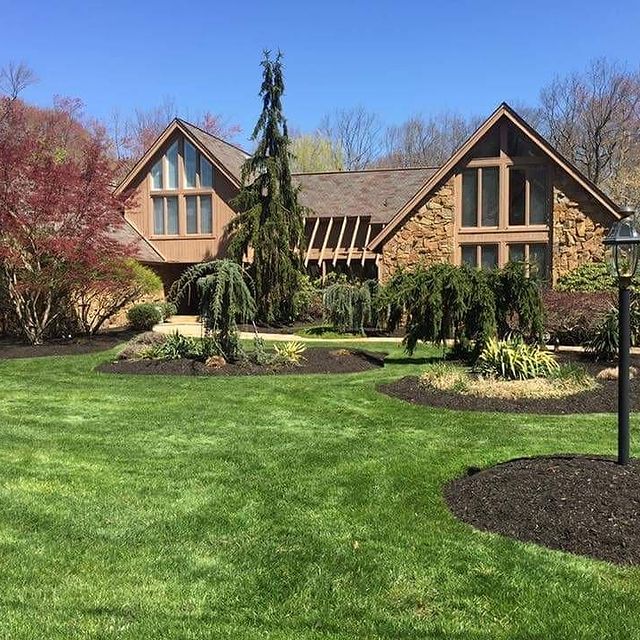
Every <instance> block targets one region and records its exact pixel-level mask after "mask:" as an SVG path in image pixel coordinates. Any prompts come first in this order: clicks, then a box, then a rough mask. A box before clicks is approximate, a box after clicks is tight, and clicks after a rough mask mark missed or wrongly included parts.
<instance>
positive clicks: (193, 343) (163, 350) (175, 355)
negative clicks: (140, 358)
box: [146, 331, 202, 360]
mask: <svg viewBox="0 0 640 640" xmlns="http://www.w3.org/2000/svg"><path fill="white" fill-rule="evenodd" d="M146 356H147V357H148V358H153V359H154V360H182V359H194V360H196V359H201V358H202V347H201V345H200V341H199V340H196V339H195V338H190V337H188V336H183V335H182V334H180V333H178V332H177V331H176V332H175V333H172V334H171V335H170V336H168V337H167V339H166V340H165V341H164V342H163V343H162V344H159V345H156V346H154V347H151V348H150V349H149V351H148V352H147V354H146Z"/></svg>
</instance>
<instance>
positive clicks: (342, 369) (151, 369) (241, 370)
mask: <svg viewBox="0 0 640 640" xmlns="http://www.w3.org/2000/svg"><path fill="white" fill-rule="evenodd" d="M384 358H385V354H384V353H379V352H378V353H376V352H369V351H363V350H360V349H336V348H335V347H334V348H326V347H318V348H315V347H314V348H310V349H307V350H306V351H305V352H304V360H302V362H301V363H300V364H299V365H279V366H260V365H257V364H253V363H251V362H246V363H234V364H225V365H223V366H221V367H218V368H210V367H207V366H206V365H205V364H204V363H202V362H199V361H197V360H188V359H181V360H145V359H142V360H119V361H117V362H105V363H103V364H101V365H99V366H98V367H97V370H98V371H100V372H102V373H126V374H143V375H145V374H159V375H191V376H255V375H297V374H302V373H356V372H358V371H367V370H369V369H376V368H379V367H383V366H384Z"/></svg>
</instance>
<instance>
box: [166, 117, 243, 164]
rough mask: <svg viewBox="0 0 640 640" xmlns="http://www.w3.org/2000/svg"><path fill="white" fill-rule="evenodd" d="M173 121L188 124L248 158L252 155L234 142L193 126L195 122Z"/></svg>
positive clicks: (176, 118)
mask: <svg viewBox="0 0 640 640" xmlns="http://www.w3.org/2000/svg"><path fill="white" fill-rule="evenodd" d="M173 121H174V122H177V123H178V124H182V125H185V124H186V125H187V126H188V127H193V128H194V129H197V130H198V131H201V132H202V133H204V134H205V135H206V136H209V137H210V138H213V139H214V140H218V141H219V142H222V143H224V144H226V145H227V146H229V147H231V148H233V149H235V150H236V151H240V152H242V153H244V154H245V155H246V156H249V155H251V154H250V153H249V152H248V151H245V150H244V149H243V148H242V147H239V146H238V145H237V144H233V142H229V141H228V140H225V139H224V138H221V137H220V136H216V135H215V134H213V133H209V131H206V130H205V129H203V128H202V127H199V126H198V125H197V124H193V122H189V121H188V120H185V119H184V118H178V117H175V118H174V119H173Z"/></svg>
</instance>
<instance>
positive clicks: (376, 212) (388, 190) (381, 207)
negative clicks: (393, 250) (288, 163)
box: [293, 167, 437, 224]
mask: <svg viewBox="0 0 640 640" xmlns="http://www.w3.org/2000/svg"><path fill="white" fill-rule="evenodd" d="M436 170H437V169H436V168H432V167H428V168H417V169H369V170H365V171H341V172H327V173H297V174H293V179H294V180H295V181H296V182H298V184H300V185H301V187H302V189H301V191H300V196H299V201H300V203H301V204H302V205H304V206H305V207H308V208H309V209H311V210H312V213H311V214H310V216H318V217H323V218H324V217H331V216H371V222H372V223H383V224H386V223H387V222H389V220H391V218H393V216H394V215H395V214H396V213H397V212H398V210H399V209H400V207H402V206H403V205H404V204H406V202H407V201H408V200H409V198H411V197H412V196H414V195H415V194H416V193H417V192H418V190H419V189H420V188H421V187H422V186H423V185H424V183H425V182H426V181H427V180H428V179H429V178H430V177H431V176H432V175H433V174H434V173H435V172H436Z"/></svg>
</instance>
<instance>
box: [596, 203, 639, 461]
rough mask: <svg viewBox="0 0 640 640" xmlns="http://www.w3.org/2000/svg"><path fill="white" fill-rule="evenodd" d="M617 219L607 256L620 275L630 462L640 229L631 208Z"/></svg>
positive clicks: (621, 412) (623, 402) (621, 396)
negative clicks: (632, 314) (633, 286)
mask: <svg viewBox="0 0 640 640" xmlns="http://www.w3.org/2000/svg"><path fill="white" fill-rule="evenodd" d="M621 213H625V214H627V217H626V218H623V219H622V220H620V221H619V222H616V223H615V224H614V225H613V226H612V227H611V230H610V231H609V234H608V235H607V237H606V238H605V239H604V244H605V246H606V247H607V248H608V255H607V259H608V261H609V267H610V269H611V272H612V273H613V275H614V276H616V277H617V278H618V464H627V462H629V401H630V397H629V396H630V391H629V360H630V357H631V324H630V312H631V291H630V289H629V286H630V285H631V279H632V278H633V276H634V275H635V274H636V269H637V268H638V257H639V256H640V246H639V245H640V232H639V231H638V228H637V226H636V221H635V219H634V215H633V213H634V212H633V210H632V209H624V210H623V211H621Z"/></svg>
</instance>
